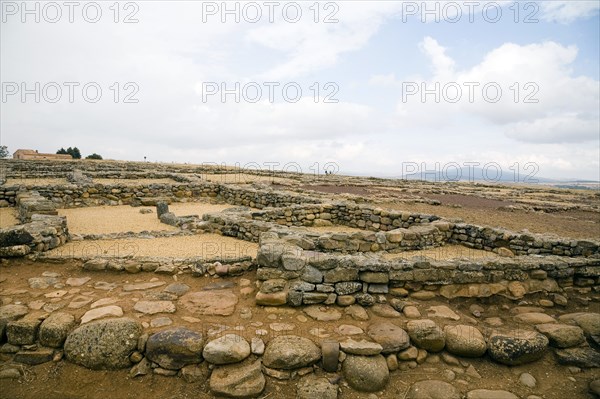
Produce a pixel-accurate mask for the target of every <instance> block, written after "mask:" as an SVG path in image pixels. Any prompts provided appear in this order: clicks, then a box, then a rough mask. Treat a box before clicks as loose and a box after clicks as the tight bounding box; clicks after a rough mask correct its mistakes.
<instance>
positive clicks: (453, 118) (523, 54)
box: [374, 37, 600, 143]
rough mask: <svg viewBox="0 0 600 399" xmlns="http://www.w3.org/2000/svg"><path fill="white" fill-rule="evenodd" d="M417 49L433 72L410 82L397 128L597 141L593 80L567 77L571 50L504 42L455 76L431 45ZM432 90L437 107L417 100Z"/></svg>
mask: <svg viewBox="0 0 600 399" xmlns="http://www.w3.org/2000/svg"><path fill="white" fill-rule="evenodd" d="M420 47H421V49H422V50H423V51H424V53H425V54H426V55H427V56H428V57H429V59H430V63H431V65H432V68H433V71H434V73H433V74H432V76H431V77H430V78H428V79H424V80H422V81H415V82H414V84H416V85H418V86H417V87H418V89H417V90H418V92H417V93H416V94H415V95H412V96H406V97H405V98H404V100H405V101H400V102H399V103H398V106H397V116H398V118H397V120H396V126H398V127H402V126H404V127H417V126H423V127H425V126H430V127H434V128H441V127H443V126H445V125H447V124H452V123H454V122H456V123H465V120H468V119H470V120H472V121H473V120H482V121H487V122H489V123H492V124H493V125H494V126H498V127H501V128H502V129H503V131H504V132H505V133H506V134H507V135H508V137H510V138H513V139H515V140H518V141H528V142H540V143H551V142H584V141H590V140H597V139H598V120H599V119H600V111H599V92H598V85H599V82H598V81H597V80H594V79H592V78H589V77H585V76H573V75H574V74H573V71H572V64H573V63H574V61H575V60H576V58H577V53H578V50H577V48H576V47H575V46H562V45H560V44H558V43H555V42H544V43H536V44H530V45H517V44H514V43H506V44H503V45H502V46H500V47H498V48H496V49H493V50H492V51H490V52H489V53H488V54H486V55H485V56H484V57H483V59H482V61H481V62H480V63H479V64H477V65H475V66H473V67H471V68H469V69H465V70H460V71H454V65H455V64H454V61H453V60H452V59H451V58H450V57H448V56H447V55H446V49H445V48H444V47H443V46H441V45H440V44H439V43H438V42H437V41H436V40H434V39H432V38H430V37H426V38H425V39H424V40H423V42H422V43H421V45H420ZM374 79H375V81H377V80H378V79H380V78H374ZM397 84H401V82H398V83H397ZM411 84H412V83H411ZM436 84H438V85H439V86H436ZM405 85H406V83H405ZM423 85H425V86H423ZM475 85H477V86H475ZM436 87H439V89H437V90H434V91H437V92H438V93H439V94H440V95H439V102H437V103H436V102H435V98H434V96H433V95H432V94H428V95H425V96H423V93H425V90H424V88H425V89H428V90H431V89H435V88H436ZM471 87H472V89H471ZM484 88H485V90H484ZM413 89H414V87H413ZM471 90H472V91H471ZM498 90H500V91H498ZM458 94H461V95H462V96H460V97H459V96H458ZM471 94H472V97H471ZM496 100H497V101H496Z"/></svg>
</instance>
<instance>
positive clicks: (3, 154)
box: [0, 145, 9, 158]
mask: <svg viewBox="0 0 600 399" xmlns="http://www.w3.org/2000/svg"><path fill="white" fill-rule="evenodd" d="M8 155H9V152H8V147H7V146H5V145H0V158H7V157H8Z"/></svg>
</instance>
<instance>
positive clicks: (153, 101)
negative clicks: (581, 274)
mask: <svg viewBox="0 0 600 399" xmlns="http://www.w3.org/2000/svg"><path fill="white" fill-rule="evenodd" d="M22 4H24V3H22V2H21V1H18V2H12V1H2V2H1V6H2V7H1V8H2V24H1V39H0V44H1V54H0V55H1V65H0V66H1V81H2V103H1V107H2V109H1V118H0V120H1V122H0V123H1V126H0V127H1V138H0V141H1V143H2V145H7V146H8V147H9V150H11V151H14V150H16V149H18V148H30V149H37V150H39V151H40V152H55V151H56V150H57V149H58V148H60V147H65V148H66V147H68V146H77V147H78V148H79V149H80V150H81V152H82V153H83V155H84V156H85V155H88V154H91V153H93V152H96V153H99V154H101V155H103V156H104V157H105V158H113V159H123V160H142V159H143V158H144V156H145V157H147V159H148V160H150V161H169V162H171V161H175V162H192V163H202V162H217V163H227V164H235V163H239V164H240V165H241V166H244V165H248V163H250V162H255V163H256V164H258V165H260V166H261V167H262V168H265V169H266V168H269V167H270V166H269V165H271V163H273V162H277V163H279V168H281V167H284V166H285V165H286V163H290V162H294V163H297V164H298V165H300V166H301V167H302V168H303V171H304V172H308V173H310V172H311V170H310V168H311V166H312V169H313V170H314V169H316V168H317V166H316V165H317V164H318V165H319V166H318V168H319V169H322V168H323V165H324V164H325V163H327V162H333V163H335V164H336V165H338V166H339V169H340V171H341V172H346V173H348V172H353V173H362V174H372V175H396V176H398V175H401V174H402V172H403V168H404V170H408V169H407V168H411V167H412V166H410V165H413V164H410V163H411V162H416V163H419V164H421V163H425V166H426V167H427V168H428V169H436V168H437V167H436V162H437V163H439V164H440V167H439V168H443V165H448V164H449V163H455V164H459V165H464V164H465V163H467V162H479V163H480V164H481V166H483V165H484V164H488V163H495V164H497V165H500V166H501V168H502V170H503V173H504V174H509V173H514V172H515V168H516V165H518V167H519V170H520V173H521V174H523V175H526V174H527V173H528V171H529V172H532V171H533V169H531V168H532V166H531V164H533V165H535V168H538V169H537V170H536V171H535V173H536V175H537V176H542V177H550V178H574V177H576V178H586V179H594V180H598V179H600V176H599V173H600V172H599V170H600V164H599V162H600V161H599V159H600V122H599V120H600V118H599V109H600V99H599V97H600V76H599V74H600V66H599V58H600V54H599V37H600V32H599V26H600V23H599V5H600V2H599V1H597V0H592V1H568V0H567V1H540V2H518V3H515V2H514V1H497V2H486V1H479V2H460V1H439V2H434V1H429V2H427V3H426V4H427V9H424V7H423V5H424V4H425V3H423V2H422V1H418V2H410V1H404V2H402V1H381V2H377V1H336V2H327V1H321V2H318V3H316V2H315V1H304V2H300V1H299V2H296V3H293V2H292V3H290V2H283V1H282V2H277V1H275V2H271V3H269V2H262V1H258V2H250V3H248V2H235V1H228V2H227V10H229V11H231V12H230V13H226V12H225V11H227V10H225V9H224V7H223V3H222V2H220V1H219V2H200V1H180V2H177V1H168V2H167V1H135V2H120V3H119V7H115V6H114V5H113V4H114V2H112V1H109V2H102V1H99V2H97V3H93V2H74V5H73V6H67V5H65V4H64V3H63V2H62V1H59V2H56V3H47V2H27V3H26V4H27V6H26V7H27V10H24V9H23V6H22ZM236 10H237V11H238V12H237V13H236ZM36 18H37V19H38V21H36ZM236 18H237V19H238V21H236ZM70 19H71V20H72V22H71V21H70ZM36 83H37V84H38V85H39V86H36ZM238 85H239V86H238ZM84 87H85V89H84ZM237 87H239V90H238V89H237ZM284 88H285V89H284ZM98 89H100V90H101V95H99V93H97V90H98ZM222 89H226V90H227V92H222ZM257 89H260V91H259V90H257ZM24 90H25V91H24ZM298 90H300V91H301V93H300V92H299V91H298ZM424 90H425V91H424ZM36 97H39V98H36ZM70 97H72V98H70ZM236 97H239V98H236ZM36 101H39V102H36ZM529 163H531V164H529ZM455 164H453V165H455ZM254 167H256V165H255V166H254ZM511 167H512V169H509V168H511ZM524 168H527V170H524Z"/></svg>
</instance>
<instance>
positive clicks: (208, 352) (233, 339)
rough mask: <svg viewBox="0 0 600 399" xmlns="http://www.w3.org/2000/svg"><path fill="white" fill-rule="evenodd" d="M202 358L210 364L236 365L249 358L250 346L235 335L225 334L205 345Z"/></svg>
mask: <svg viewBox="0 0 600 399" xmlns="http://www.w3.org/2000/svg"><path fill="white" fill-rule="evenodd" d="M202 356H204V359H205V360H206V361H207V362H209V363H212V364H229V363H237V362H241V361H242V360H244V359H245V358H247V357H248V356H250V345H249V344H248V341H246V340H245V339H244V338H243V337H240V336H239V335H237V334H227V335H224V336H222V337H220V338H217V339H215V340H212V341H210V342H209V343H207V344H206V346H205V347H204V350H203V351H202Z"/></svg>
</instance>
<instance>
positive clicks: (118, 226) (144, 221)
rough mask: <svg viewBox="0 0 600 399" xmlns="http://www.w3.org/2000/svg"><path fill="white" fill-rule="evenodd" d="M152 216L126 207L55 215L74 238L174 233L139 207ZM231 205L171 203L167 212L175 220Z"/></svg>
mask: <svg viewBox="0 0 600 399" xmlns="http://www.w3.org/2000/svg"><path fill="white" fill-rule="evenodd" d="M143 208H146V209H150V210H152V213H146V214H142V213H140V209H142V208H138V207H132V206H129V205H119V206H97V207H89V208H73V209H59V210H58V214H59V215H61V216H66V217H67V223H68V226H69V232H70V233H74V234H109V233H123V232H128V231H133V232H135V233H138V232H141V231H144V230H145V231H176V230H177V228H176V227H173V226H169V225H167V224H164V223H161V222H160V220H158V218H157V216H156V208H155V207H143ZM227 208H231V205H216V204H209V203H204V202H190V203H174V204H172V205H170V206H169V211H171V212H173V213H174V214H175V215H177V216H185V215H198V216H199V217H202V215H203V214H205V213H210V212H220V211H222V210H223V209H227Z"/></svg>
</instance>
